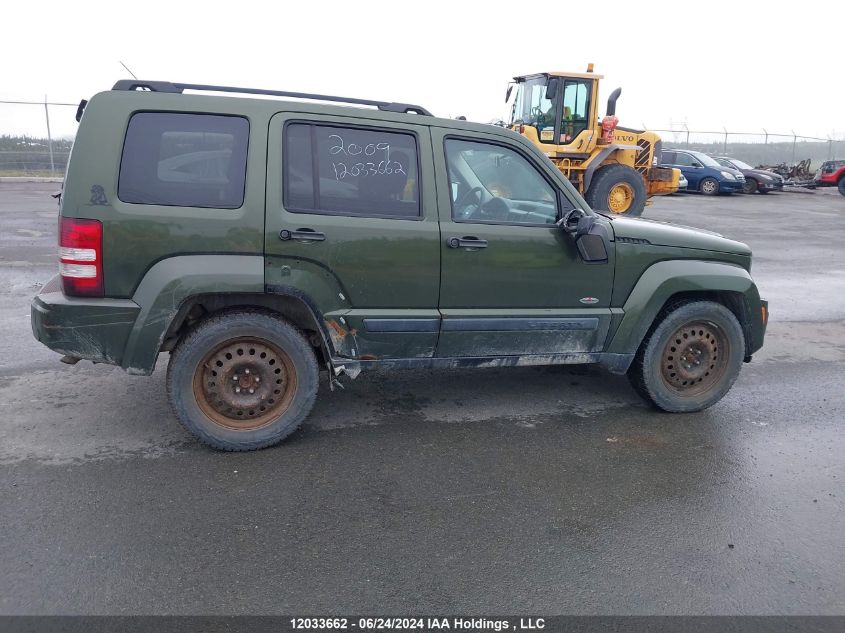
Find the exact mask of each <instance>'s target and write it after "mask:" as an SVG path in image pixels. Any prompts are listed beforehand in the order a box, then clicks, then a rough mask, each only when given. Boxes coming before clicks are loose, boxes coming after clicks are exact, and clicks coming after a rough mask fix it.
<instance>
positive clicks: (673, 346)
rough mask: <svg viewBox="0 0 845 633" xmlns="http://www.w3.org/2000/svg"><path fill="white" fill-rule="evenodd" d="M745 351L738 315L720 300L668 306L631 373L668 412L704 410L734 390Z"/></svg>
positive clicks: (635, 382)
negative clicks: (731, 389)
mask: <svg viewBox="0 0 845 633" xmlns="http://www.w3.org/2000/svg"><path fill="white" fill-rule="evenodd" d="M744 356H745V337H744V335H743V331H742V326H741V325H740V324H739V321H737V318H736V317H735V316H734V314H733V313H732V312H731V311H730V310H728V309H727V308H726V307H725V306H723V305H721V304H719V303H715V302H712V301H693V302H689V303H683V304H680V305H677V306H675V307H674V308H669V309H667V310H666V311H664V313H663V316H662V318H661V319H660V320H659V322H658V323H657V325H656V327H653V328H652V330H651V331H650V332H649V334H648V335H646V338H645V340H644V341H643V342H642V344H641V345H640V348H639V351H638V352H637V355H636V357H635V358H634V362H633V364H632V365H631V368H630V370H629V372H628V377H629V379H630V380H631V384H632V385H633V386H634V388H635V389H636V391H637V392H638V393H639V394H640V395H641V396H643V397H644V398H645V399H646V400H649V401H650V402H651V403H653V404H654V405H655V406H657V407H658V408H660V409H663V410H664V411H670V412H672V413H684V412H693V411H701V410H702V409H706V408H707V407H709V406H711V405H713V404H715V403H716V402H718V401H719V400H721V399H722V397H723V396H724V395H725V394H726V393H727V392H728V391H729V390H730V388H731V387H732V386H733V384H734V381H736V378H737V376H738V375H739V370H740V368H741V366H742V361H743V358H744Z"/></svg>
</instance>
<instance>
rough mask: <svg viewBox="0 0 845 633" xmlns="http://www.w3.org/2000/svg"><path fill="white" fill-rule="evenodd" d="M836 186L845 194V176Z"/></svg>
mask: <svg viewBox="0 0 845 633" xmlns="http://www.w3.org/2000/svg"><path fill="white" fill-rule="evenodd" d="M836 188H837V189H839V193H841V194H842V195H843V196H845V178H840V179H839V182H838V183H836Z"/></svg>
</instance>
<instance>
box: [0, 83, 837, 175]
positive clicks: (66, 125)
mask: <svg viewBox="0 0 845 633" xmlns="http://www.w3.org/2000/svg"><path fill="white" fill-rule="evenodd" d="M77 106H78V104H76V103H58V102H51V101H48V100H47V98H46V97H45V99H44V101H43V102H41V101H3V100H0V176H53V177H61V176H62V175H63V174H64V172H65V168H66V166H67V160H68V157H69V156H70V149H71V146H72V145H73V135H74V134H75V132H76V123H75V121H74V113H75V108H76V107H77ZM643 127H645V128H646V129H651V130H653V131H655V132H657V133H659V134H660V135H661V137H662V138H663V145H664V147H667V148H670V147H682V148H687V149H695V150H698V151H702V152H705V153H707V154H710V155H713V156H730V157H731V158H737V159H739V160H742V161H745V162H746V163H749V164H751V165H754V166H758V165H768V166H773V165H782V164H795V163H796V162H799V161H802V160H809V161H810V164H811V167H812V169H816V168H818V166H819V165H820V164H821V163H822V162H824V161H826V160H834V159H837V158H845V134H843V135H831V136H828V137H825V138H821V137H815V136H803V135H801V134H796V133H795V132H793V131H790V133H788V134H786V133H782V132H777V133H776V132H769V131H768V130H761V131H759V132H734V131H731V130H728V129H725V128H723V129H722V130H721V131H701V130H691V129H689V128H688V127H687V125H686V124H680V125H679V126H672V129H657V128H649V127H648V126H645V125H644V126H643Z"/></svg>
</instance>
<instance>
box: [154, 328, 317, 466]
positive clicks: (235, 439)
mask: <svg viewBox="0 0 845 633" xmlns="http://www.w3.org/2000/svg"><path fill="white" fill-rule="evenodd" d="M318 379H319V372H318V368H317V361H316V359H315V357H314V352H313V351H312V349H311V346H310V345H309V343H308V341H307V340H306V339H305V338H304V337H303V336H302V334H301V333H300V332H299V331H298V330H297V329H296V328H295V327H293V326H292V325H290V324H289V323H287V322H285V321H283V320H282V319H280V318H278V317H276V316H274V315H271V314H268V313H263V312H253V311H237V312H228V313H224V314H220V315H216V316H212V317H210V318H208V319H206V320H205V321H203V322H201V323H200V324H199V325H198V326H197V327H196V328H195V329H194V330H192V331H191V332H190V333H189V334H188V335H187V336H185V337H184V338H183V339H182V340H181V341H180V342H179V344H178V345H177V347H176V349H175V350H174V351H173V354H172V355H171V358H170V364H169V365H168V368H167V391H168V395H169V397H170V402H171V405H172V407H173V410H174V412H175V413H176V415H177V417H178V418H179V420H180V421H181V422H182V424H183V425H184V426H185V427H186V428H187V429H188V430H189V431H190V432H191V433H193V434H194V435H196V436H197V438H199V439H200V440H201V441H203V442H205V443H206V444H208V445H210V446H213V447H214V448H218V449H222V450H228V451H244V450H254V449H259V448H265V447H267V446H271V445H273V444H276V443H277V442H280V441H281V440H282V439H284V438H285V437H287V436H288V435H290V434H291V433H293V431H295V430H296V429H297V428H298V427H299V426H300V424H302V422H303V420H304V419H305V417H306V416H307V415H308V413H309V412H310V411H311V408H312V407H313V405H314V400H315V398H316V394H317V386H318Z"/></svg>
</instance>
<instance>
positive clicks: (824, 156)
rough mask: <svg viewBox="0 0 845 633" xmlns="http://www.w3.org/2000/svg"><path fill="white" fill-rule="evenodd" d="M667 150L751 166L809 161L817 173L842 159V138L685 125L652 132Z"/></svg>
mask: <svg viewBox="0 0 845 633" xmlns="http://www.w3.org/2000/svg"><path fill="white" fill-rule="evenodd" d="M651 129H652V130H653V131H654V132H657V133H658V134H660V136H661V137H662V139H663V146H664V147H667V148H673V147H674V148H685V149H693V150H697V151H700V152H704V153H705V154H710V155H711V156H729V157H731V158H736V159H739V160H741V161H744V162H746V163H749V164H750V165H753V166H755V167H756V166H760V165H767V166H773V165H783V164H795V163H797V162H800V161H803V160H809V161H810V165H811V167H812V169H817V168H818V167H819V165H821V163H823V162H824V161H826V160H835V159H838V158H845V135H830V136H827V137H825V138H821V137H817V136H802V135H801V134H796V133H795V132H793V131H790V133H789V134H784V133H775V132H769V131H768V130H761V131H760V132H732V131H730V130H727V129H724V128H723V129H722V131H720V132H718V131H710V132H708V131H701V130H690V129H689V128H688V127H687V126H686V125H682V126H681V127H675V128H674V129H670V130H661V129H654V128H651Z"/></svg>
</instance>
